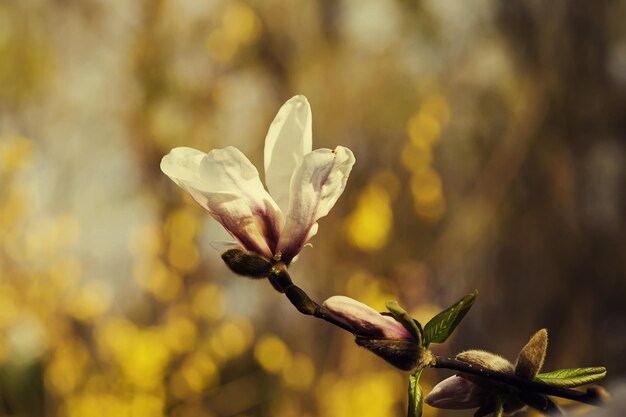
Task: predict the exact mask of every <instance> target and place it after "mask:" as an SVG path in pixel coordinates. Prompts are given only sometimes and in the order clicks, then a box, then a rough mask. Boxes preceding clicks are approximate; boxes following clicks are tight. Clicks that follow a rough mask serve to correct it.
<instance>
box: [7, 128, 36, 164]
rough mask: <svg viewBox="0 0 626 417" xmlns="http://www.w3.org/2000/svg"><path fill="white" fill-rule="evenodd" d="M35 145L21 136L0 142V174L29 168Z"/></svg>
mask: <svg viewBox="0 0 626 417" xmlns="http://www.w3.org/2000/svg"><path fill="white" fill-rule="evenodd" d="M34 153H35V145H34V144H33V142H32V141H30V140H29V139H27V138H25V137H22V136H14V137H12V138H9V139H6V138H2V140H0V173H5V172H15V171H22V170H24V169H27V168H29V167H30V166H31V164H32V161H33V156H34Z"/></svg>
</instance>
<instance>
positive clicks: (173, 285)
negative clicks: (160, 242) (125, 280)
mask: <svg viewBox="0 0 626 417" xmlns="http://www.w3.org/2000/svg"><path fill="white" fill-rule="evenodd" d="M133 277H134V278H135V280H136V281H137V283H138V284H139V285H140V286H141V287H142V288H144V289H146V290H148V291H150V293H151V294H152V295H154V297H155V298H156V299H157V300H159V301H161V302H168V301H171V300H173V299H174V298H176V296H177V295H178V293H179V291H180V288H181V286H182V280H181V277H180V275H179V274H178V273H176V272H175V271H172V270H171V269H170V268H168V267H167V265H165V264H164V263H163V262H161V261H159V260H157V259H151V260H140V261H139V262H137V263H136V264H135V267H134V268H133Z"/></svg>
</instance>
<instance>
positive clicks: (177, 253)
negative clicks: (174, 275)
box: [167, 242, 200, 273]
mask: <svg viewBox="0 0 626 417" xmlns="http://www.w3.org/2000/svg"><path fill="white" fill-rule="evenodd" d="M167 260H168V261H169V263H170V264H171V265H172V266H173V267H174V268H176V269H178V270H179V271H180V272H183V273H187V272H192V271H194V270H195V269H197V268H198V265H199V264H200V252H199V251H198V247H197V246H196V244H195V243H194V242H172V243H171V244H170V247H169V248H168V250H167Z"/></svg>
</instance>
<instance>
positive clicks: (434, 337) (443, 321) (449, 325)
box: [424, 291, 478, 347]
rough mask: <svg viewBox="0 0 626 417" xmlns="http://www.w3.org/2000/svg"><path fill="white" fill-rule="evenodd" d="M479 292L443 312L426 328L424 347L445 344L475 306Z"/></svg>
mask: <svg viewBox="0 0 626 417" xmlns="http://www.w3.org/2000/svg"><path fill="white" fill-rule="evenodd" d="M477 295H478V291H474V292H473V293H471V294H468V295H466V296H465V297H463V298H462V299H461V300H459V301H458V302H457V303H456V304H453V305H451V306H450V307H448V308H446V309H445V310H443V311H442V312H441V313H439V314H437V315H436V316H435V317H433V318H432V319H430V321H429V322H428V323H426V326H424V347H428V345H429V344H431V343H443V342H445V341H446V339H447V338H448V337H449V336H450V335H451V334H452V332H453V331H454V329H455V328H456V326H458V325H459V323H460V322H461V320H463V317H465V314H467V312H468V311H469V309H470V308H471V307H472V305H473V304H474V300H475V299H476V296H477Z"/></svg>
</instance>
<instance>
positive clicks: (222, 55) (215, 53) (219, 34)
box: [206, 28, 238, 62]
mask: <svg viewBox="0 0 626 417" xmlns="http://www.w3.org/2000/svg"><path fill="white" fill-rule="evenodd" d="M206 48H207V52H208V53H209V56H210V57H211V58H213V59H215V60H216V61H219V62H227V61H230V60H231V59H232V58H233V57H234V56H235V53H236V52H237V49H238V45H237V42H236V41H235V40H234V39H232V38H231V37H229V36H228V33H227V32H226V31H224V30H223V29H222V28H218V29H215V30H214V31H212V32H211V33H210V34H209V37H208V38H207V41H206Z"/></svg>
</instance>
